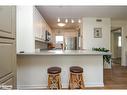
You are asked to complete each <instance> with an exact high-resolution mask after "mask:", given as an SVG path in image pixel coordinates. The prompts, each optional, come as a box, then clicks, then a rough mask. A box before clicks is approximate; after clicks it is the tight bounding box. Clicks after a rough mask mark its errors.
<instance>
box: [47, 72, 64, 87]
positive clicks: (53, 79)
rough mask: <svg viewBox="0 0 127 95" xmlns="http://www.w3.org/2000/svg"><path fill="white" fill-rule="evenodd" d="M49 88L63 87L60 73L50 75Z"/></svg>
mask: <svg viewBox="0 0 127 95" xmlns="http://www.w3.org/2000/svg"><path fill="white" fill-rule="evenodd" d="M48 88H50V89H61V88H62V85H61V78H60V74H49V75H48Z"/></svg>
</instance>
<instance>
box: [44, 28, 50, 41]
mask: <svg viewBox="0 0 127 95" xmlns="http://www.w3.org/2000/svg"><path fill="white" fill-rule="evenodd" d="M50 40H51V34H50V33H49V32H48V31H47V30H46V31H45V41H50Z"/></svg>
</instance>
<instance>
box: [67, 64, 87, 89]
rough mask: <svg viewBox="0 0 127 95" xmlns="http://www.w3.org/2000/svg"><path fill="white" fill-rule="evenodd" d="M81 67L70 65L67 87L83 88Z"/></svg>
mask: <svg viewBox="0 0 127 95" xmlns="http://www.w3.org/2000/svg"><path fill="white" fill-rule="evenodd" d="M84 88H85V86H84V80H83V68H81V67H79V66H72V67H70V80H69V89H84Z"/></svg>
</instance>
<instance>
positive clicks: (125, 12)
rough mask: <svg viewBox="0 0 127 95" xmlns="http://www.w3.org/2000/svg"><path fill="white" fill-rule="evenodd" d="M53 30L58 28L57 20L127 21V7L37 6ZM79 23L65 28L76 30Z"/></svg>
mask: <svg viewBox="0 0 127 95" xmlns="http://www.w3.org/2000/svg"><path fill="white" fill-rule="evenodd" d="M37 9H38V10H39V11H40V13H41V14H42V16H43V17H44V19H45V20H46V22H47V23H48V24H49V25H50V27H51V28H59V27H58V26H57V18H58V17H60V18H82V17H110V18H111V19H118V20H120V19H121V20H125V19H126V20H127V6H37ZM77 24H78V23H74V24H68V25H66V26H65V27H64V28H74V27H76V26H77Z"/></svg>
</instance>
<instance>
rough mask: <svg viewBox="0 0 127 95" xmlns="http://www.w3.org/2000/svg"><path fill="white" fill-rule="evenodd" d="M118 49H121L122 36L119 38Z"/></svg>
mask: <svg viewBox="0 0 127 95" xmlns="http://www.w3.org/2000/svg"><path fill="white" fill-rule="evenodd" d="M118 47H121V36H118Z"/></svg>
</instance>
